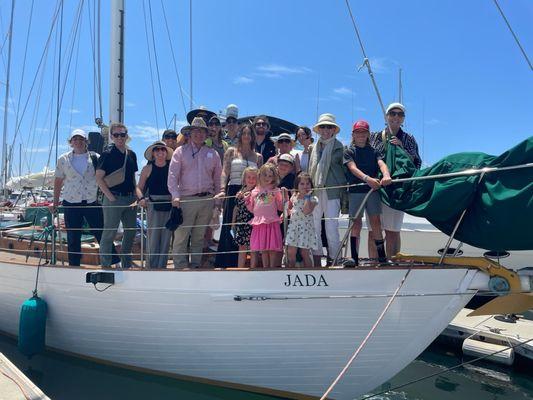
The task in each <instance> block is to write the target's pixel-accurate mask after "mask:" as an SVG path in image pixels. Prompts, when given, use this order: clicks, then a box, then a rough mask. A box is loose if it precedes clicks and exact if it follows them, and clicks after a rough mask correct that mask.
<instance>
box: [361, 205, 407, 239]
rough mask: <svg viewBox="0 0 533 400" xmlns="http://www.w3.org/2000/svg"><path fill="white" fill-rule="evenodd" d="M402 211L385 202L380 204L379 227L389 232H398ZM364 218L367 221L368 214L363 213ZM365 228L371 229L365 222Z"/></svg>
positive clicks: (401, 223) (400, 225) (401, 220)
mask: <svg viewBox="0 0 533 400" xmlns="http://www.w3.org/2000/svg"><path fill="white" fill-rule="evenodd" d="M404 214H405V213H404V212H403V211H398V210H395V209H394V208H390V207H389V206H388V205H386V204H385V203H382V204H381V216H380V217H381V229H383V230H386V231H391V232H400V231H401V230H402V225H403V216H404ZM365 215H366V219H367V221H368V214H367V213H365ZM367 229H368V230H369V231H371V230H372V228H371V227H370V224H369V223H368V222H367Z"/></svg>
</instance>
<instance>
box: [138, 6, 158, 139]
mask: <svg viewBox="0 0 533 400" xmlns="http://www.w3.org/2000/svg"><path fill="white" fill-rule="evenodd" d="M142 4H143V16H144V18H143V21H144V33H145V37H146V50H147V51H148V67H149V69H150V83H151V85H152V102H153V105H154V115H155V127H156V129H157V131H158V132H159V121H158V118H157V101H156V100H155V86H154V73H153V70H152V55H151V51H150V41H149V39H148V23H147V22H146V6H145V0H143V3H142Z"/></svg>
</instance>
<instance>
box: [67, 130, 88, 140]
mask: <svg viewBox="0 0 533 400" xmlns="http://www.w3.org/2000/svg"><path fill="white" fill-rule="evenodd" d="M74 136H81V137H82V138H84V139H85V140H87V132H85V131H84V130H83V129H74V130H73V131H72V133H71V134H70V136H69V137H68V141H69V142H70V141H71V140H72V139H73V138H74Z"/></svg>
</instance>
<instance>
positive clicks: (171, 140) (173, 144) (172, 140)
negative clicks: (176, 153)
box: [162, 129, 178, 150]
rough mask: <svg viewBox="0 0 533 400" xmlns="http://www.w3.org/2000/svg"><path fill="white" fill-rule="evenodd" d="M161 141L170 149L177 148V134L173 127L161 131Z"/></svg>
mask: <svg viewBox="0 0 533 400" xmlns="http://www.w3.org/2000/svg"><path fill="white" fill-rule="evenodd" d="M162 139H163V142H165V144H166V145H167V146H168V147H170V148H171V149H172V150H176V149H177V148H178V140H177V139H178V134H177V133H176V131H175V130H174V129H167V130H166V131H164V132H163V138H162Z"/></svg>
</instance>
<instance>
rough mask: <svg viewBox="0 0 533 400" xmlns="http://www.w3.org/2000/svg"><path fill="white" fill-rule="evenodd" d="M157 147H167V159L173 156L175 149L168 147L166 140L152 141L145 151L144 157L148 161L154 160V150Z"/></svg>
mask: <svg viewBox="0 0 533 400" xmlns="http://www.w3.org/2000/svg"><path fill="white" fill-rule="evenodd" d="M156 147H165V148H166V149H167V160H170V159H171V158H172V154H173V153H174V150H172V147H168V146H167V145H166V144H165V142H162V141H161V140H158V141H157V142H154V143H152V144H151V145H150V146H148V147H147V148H146V150H145V151H144V158H146V159H147V160H148V161H152V160H153V159H154V153H153V151H154V148H156Z"/></svg>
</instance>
